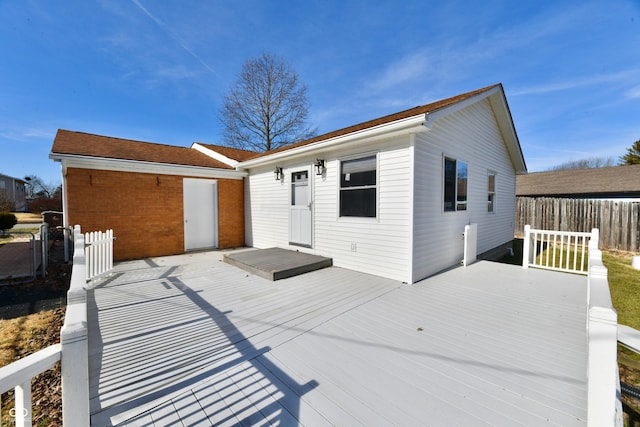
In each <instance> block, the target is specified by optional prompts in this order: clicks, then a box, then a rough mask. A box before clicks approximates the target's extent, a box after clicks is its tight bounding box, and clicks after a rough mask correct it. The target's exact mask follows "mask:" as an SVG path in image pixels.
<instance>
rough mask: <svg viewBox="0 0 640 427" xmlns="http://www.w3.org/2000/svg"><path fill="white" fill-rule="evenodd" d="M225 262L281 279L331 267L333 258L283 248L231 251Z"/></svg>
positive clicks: (254, 272)
mask: <svg viewBox="0 0 640 427" xmlns="http://www.w3.org/2000/svg"><path fill="white" fill-rule="evenodd" d="M224 262H226V263H227V264H231V265H233V266H235V267H238V268H241V269H243V270H245V271H247V272H249V273H251V274H254V275H256V276H259V277H262V278H264V279H267V280H272V281H274V280H280V279H286V278H288V277H293V276H298V275H300V274H304V273H308V272H310V271H315V270H320V269H322V268H326V267H331V266H332V265H333V260H332V259H331V258H326V257H323V256H319V255H311V254H306V253H303V252H298V251H291V250H287V249H282V248H268V249H256V250H253V251H245V252H237V253H230V254H226V255H225V256H224Z"/></svg>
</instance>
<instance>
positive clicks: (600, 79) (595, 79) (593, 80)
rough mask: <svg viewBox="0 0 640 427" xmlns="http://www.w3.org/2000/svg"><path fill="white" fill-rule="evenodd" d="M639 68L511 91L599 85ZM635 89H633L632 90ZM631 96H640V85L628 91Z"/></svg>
mask: <svg viewBox="0 0 640 427" xmlns="http://www.w3.org/2000/svg"><path fill="white" fill-rule="evenodd" d="M636 73H637V70H635V69H634V70H624V71H619V72H617V73H610V74H597V75H593V76H586V77H581V78H576V79H571V80H566V81H562V82H556V83H549V84H544V85H534V86H529V87H524V88H520V89H516V90H514V91H512V92H510V93H509V95H511V96H520V95H539V94H542V93H549V92H559V91H565V90H570V89H575V88H580V87H585V86H593V85H599V84H603V83H612V82H622V81H625V80H627V79H629V78H632V77H634V76H635V75H636ZM632 91H633V90H632ZM627 94H628V95H631V96H630V97H632V98H635V97H640V86H639V87H636V88H635V92H631V93H629V92H628V93H627Z"/></svg>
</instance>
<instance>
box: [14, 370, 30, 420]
mask: <svg viewBox="0 0 640 427" xmlns="http://www.w3.org/2000/svg"><path fill="white" fill-rule="evenodd" d="M14 396H15V399H14V400H15V408H14V411H15V420H16V427H27V426H31V379H29V380H28V381H26V382H24V383H22V384H19V385H17V386H16V387H15V389H14Z"/></svg>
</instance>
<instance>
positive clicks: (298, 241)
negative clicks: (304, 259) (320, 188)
mask: <svg viewBox="0 0 640 427" xmlns="http://www.w3.org/2000/svg"><path fill="white" fill-rule="evenodd" d="M311 206H312V201H311V185H310V182H309V171H308V170H302V171H297V172H292V173H291V206H290V214H289V243H291V244H292V245H300V246H307V247H311V227H312V221H311Z"/></svg>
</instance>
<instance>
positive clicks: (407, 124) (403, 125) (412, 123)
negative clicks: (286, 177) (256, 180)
mask: <svg viewBox="0 0 640 427" xmlns="http://www.w3.org/2000/svg"><path fill="white" fill-rule="evenodd" d="M424 123H425V115H424V114H420V115H418V116H414V117H409V118H407V119H402V120H397V121H395V122H392V123H387V124H383V125H379V126H375V127H372V128H368V129H363V130H360V131H356V132H352V133H349V134H346V135H342V136H337V137H335V138H329V139H325V140H322V141H318V142H314V143H311V144H308V145H303V146H301V147H298V148H292V149H289V150H284V151H280V152H278V153H274V154H270V155H267V156H264V157H259V158H257V159H252V160H247V161H246V162H240V163H238V168H245V169H250V168H252V167H255V166H259V165H264V164H268V163H273V162H277V161H279V160H283V159H287V160H289V159H293V158H296V157H300V156H304V155H308V154H310V153H312V152H324V151H329V150H330V149H333V148H334V147H335V146H337V145H342V144H347V143H349V144H354V145H357V144H358V143H369V142H373V141H377V140H380V139H384V138H392V137H394V136H397V135H405V134H406V135H409V134H412V133H420V132H426V131H427V130H428V129H427V128H426V127H425V126H424Z"/></svg>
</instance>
